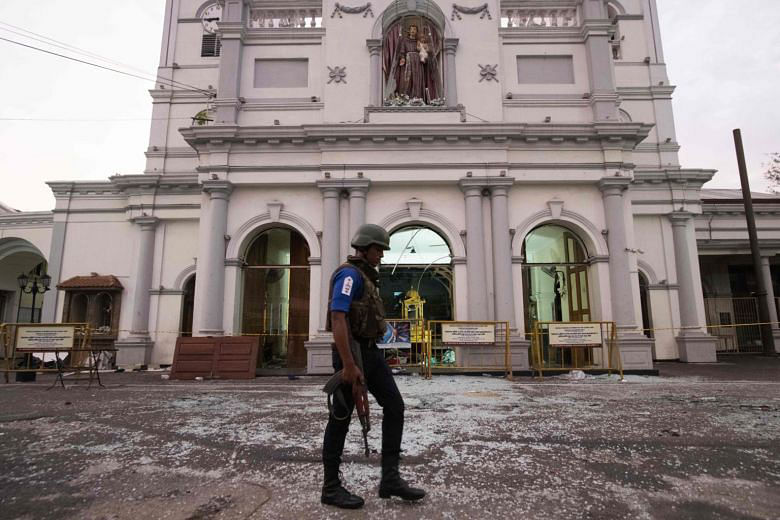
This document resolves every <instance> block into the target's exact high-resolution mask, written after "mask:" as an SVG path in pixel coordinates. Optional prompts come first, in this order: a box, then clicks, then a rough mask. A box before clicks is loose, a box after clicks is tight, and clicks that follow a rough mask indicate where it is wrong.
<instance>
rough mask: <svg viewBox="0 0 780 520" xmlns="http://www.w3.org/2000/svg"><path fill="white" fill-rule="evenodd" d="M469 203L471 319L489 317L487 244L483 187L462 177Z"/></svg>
mask: <svg viewBox="0 0 780 520" xmlns="http://www.w3.org/2000/svg"><path fill="white" fill-rule="evenodd" d="M460 188H461V190H463V195H464V198H465V202H466V263H467V267H468V299H469V306H468V308H469V316H468V319H469V320H486V319H487V318H488V315H487V280H486V276H485V247H484V241H483V239H482V233H483V223H482V190H483V186H482V185H481V184H479V182H478V181H472V180H471V179H469V178H467V179H461V181H460Z"/></svg>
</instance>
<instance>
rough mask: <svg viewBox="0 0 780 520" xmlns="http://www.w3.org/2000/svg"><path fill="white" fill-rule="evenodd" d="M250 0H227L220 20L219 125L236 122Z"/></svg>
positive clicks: (217, 107) (217, 117)
mask: <svg viewBox="0 0 780 520" xmlns="http://www.w3.org/2000/svg"><path fill="white" fill-rule="evenodd" d="M248 12H249V5H248V4H247V0H226V1H225V3H224V7H223V9H222V20H220V21H219V22H217V27H218V31H219V38H220V41H221V44H222V49H221V51H220V58H219V82H218V85H219V87H218V89H217V100H216V101H215V103H214V105H215V106H216V109H217V115H216V121H215V123H216V124H218V125H235V124H236V122H237V120H238V110H239V108H240V106H241V103H240V101H239V97H240V92H239V90H240V85H241V59H242V54H243V50H244V39H245V37H246V24H247V21H246V20H247V15H248Z"/></svg>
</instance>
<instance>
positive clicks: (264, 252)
mask: <svg viewBox="0 0 780 520" xmlns="http://www.w3.org/2000/svg"><path fill="white" fill-rule="evenodd" d="M308 259H309V246H308V244H307V243H306V240H305V239H304V238H303V236H301V235H300V234H299V233H297V232H295V231H293V230H291V229H288V228H282V227H279V228H272V229H268V230H265V231H263V232H262V233H260V234H259V235H258V236H257V237H256V238H255V239H254V240H253V241H252V243H251V245H250V246H249V248H248V249H247V252H246V266H245V268H244V301H243V312H242V318H243V319H242V325H241V330H242V333H244V334H259V335H260V355H259V356H258V368H259V369H261V370H274V369H284V368H286V369H301V370H302V369H304V368H305V367H306V349H305V348H304V346H303V344H304V341H305V340H306V339H307V334H308V328H309V282H310V280H309V260H308Z"/></svg>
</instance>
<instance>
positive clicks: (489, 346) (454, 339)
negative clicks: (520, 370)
mask: <svg viewBox="0 0 780 520" xmlns="http://www.w3.org/2000/svg"><path fill="white" fill-rule="evenodd" d="M425 340H426V349H425V351H426V359H425V364H426V367H425V368H426V372H425V377H426V378H427V379H431V378H432V377H433V371H434V370H436V371H440V372H448V373H450V372H485V371H494V370H496V369H501V370H503V371H504V373H505V376H506V378H507V379H510V380H511V379H512V353H511V351H510V330H509V322H507V321H443V320H442V321H439V320H432V321H429V322H427V325H426V338H425ZM490 358H493V359H502V358H503V362H502V363H494V364H483V363H481V362H480V361H481V360H485V359H490Z"/></svg>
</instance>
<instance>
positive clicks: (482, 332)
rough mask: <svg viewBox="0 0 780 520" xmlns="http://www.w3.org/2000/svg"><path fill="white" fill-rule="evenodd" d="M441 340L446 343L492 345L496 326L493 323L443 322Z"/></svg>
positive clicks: (494, 339) (494, 340)
mask: <svg viewBox="0 0 780 520" xmlns="http://www.w3.org/2000/svg"><path fill="white" fill-rule="evenodd" d="M441 341H442V343H443V344H445V345H492V344H494V343H495V342H496V326H495V325H493V324H492V323H442V324H441Z"/></svg>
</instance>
